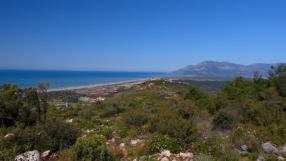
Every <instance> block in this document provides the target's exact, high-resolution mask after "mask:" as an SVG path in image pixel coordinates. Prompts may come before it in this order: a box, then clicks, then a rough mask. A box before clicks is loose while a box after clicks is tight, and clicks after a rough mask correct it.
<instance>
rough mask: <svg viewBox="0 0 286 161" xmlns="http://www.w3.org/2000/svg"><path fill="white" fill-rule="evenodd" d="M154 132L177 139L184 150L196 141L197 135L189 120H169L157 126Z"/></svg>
mask: <svg viewBox="0 0 286 161" xmlns="http://www.w3.org/2000/svg"><path fill="white" fill-rule="evenodd" d="M155 131H156V132H158V133H159V134H162V135H168V136H170V137H173V138H177V140H178V142H179V144H180V146H181V147H183V148H184V149H186V148H188V146H189V145H190V144H191V143H192V142H194V141H196V140H197V139H198V137H199V136H198V133H197V130H196V128H195V125H194V123H193V122H192V121H191V120H185V119H182V118H169V119H166V120H162V121H160V122H159V123H158V124H157V127H156V130H155Z"/></svg>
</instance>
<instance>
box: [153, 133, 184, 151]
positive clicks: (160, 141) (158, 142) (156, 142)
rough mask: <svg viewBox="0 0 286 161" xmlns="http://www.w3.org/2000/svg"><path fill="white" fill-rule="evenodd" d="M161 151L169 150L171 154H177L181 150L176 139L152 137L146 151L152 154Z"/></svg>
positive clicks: (162, 136)
mask: <svg viewBox="0 0 286 161" xmlns="http://www.w3.org/2000/svg"><path fill="white" fill-rule="evenodd" d="M162 149H165V150H170V151H171V152H172V153H178V152H180V151H181V150H182V148H180V146H179V144H178V142H177V139H175V138H170V137H168V136H164V135H154V136H153V137H152V139H151V143H150V146H149V148H148V151H149V152H150V153H152V154H153V153H158V152H161V151H162Z"/></svg>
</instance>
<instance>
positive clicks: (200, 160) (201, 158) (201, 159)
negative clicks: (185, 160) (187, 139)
mask: <svg viewBox="0 0 286 161" xmlns="http://www.w3.org/2000/svg"><path fill="white" fill-rule="evenodd" d="M194 160H195V161H212V160H213V158H212V156H210V155H206V154H199V155H197V156H195V157H194Z"/></svg>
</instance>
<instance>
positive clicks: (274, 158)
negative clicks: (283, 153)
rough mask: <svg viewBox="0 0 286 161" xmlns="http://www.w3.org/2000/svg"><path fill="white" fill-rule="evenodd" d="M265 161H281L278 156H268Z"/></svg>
mask: <svg viewBox="0 0 286 161" xmlns="http://www.w3.org/2000/svg"><path fill="white" fill-rule="evenodd" d="M265 161H279V160H278V157H277V156H276V155H274V154H270V155H267V157H266V158H265Z"/></svg>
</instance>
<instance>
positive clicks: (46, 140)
mask: <svg viewBox="0 0 286 161" xmlns="http://www.w3.org/2000/svg"><path fill="white" fill-rule="evenodd" d="M181 81H182V80H176V81H175V80H170V79H153V80H149V81H145V82H143V83H141V84H138V85H137V86H134V87H132V88H129V89H126V90H124V91H121V92H119V93H116V94H114V95H113V96H111V97H108V98H107V99H106V100H104V101H97V102H93V103H90V102H83V101H76V100H75V102H73V103H68V107H67V106H64V107H59V106H57V104H62V103H64V102H47V100H48V99H47V96H48V95H47V93H46V91H44V90H42V91H41V92H38V91H37V88H32V87H29V88H24V89H21V88H20V87H18V86H17V85H10V84H3V85H1V86H0V110H1V113H0V122H1V127H0V160H20V159H19V158H21V157H22V156H23V155H26V154H27V153H28V152H29V153H35V152H37V153H38V154H40V153H42V156H45V157H42V160H47V161H60V160H71V161H77V160H82V161H84V160H85V161H87V160H88V161H113V160H114V161H132V160H133V161H135V160H137V161H155V160H161V161H173V160H176V161H185V160H194V161H255V160H259V161H262V160H264V161H276V160H278V158H279V159H280V160H284V158H286V128H285V124H286V65H285V64H282V65H279V66H277V67H275V69H274V72H270V74H269V77H268V78H267V79H264V78H262V77H255V78H254V79H253V80H249V79H245V78H244V77H236V78H235V79H234V80H233V81H227V82H226V84H221V83H223V82H219V81H215V82H212V87H221V86H222V85H223V86H224V87H223V88H222V91H220V92H218V93H216V94H214V93H210V92H205V91H204V90H201V89H199V88H198V87H200V86H202V85H204V84H205V83H206V82H203V81H201V82H197V81H190V80H189V81H188V83H186V81H187V80H184V81H185V82H181ZM190 83H191V84H190ZM192 84H196V86H198V87H196V86H195V85H192ZM39 87H41V86H39ZM62 94H65V95H66V97H67V98H68V97H71V96H70V95H72V96H75V95H74V93H72V92H65V93H62ZM20 154H23V155H20ZM44 154H46V155H44ZM15 158H16V159H15ZM17 158H18V159H17ZM22 158H23V157H22ZM22 160H23V159H22ZM38 160H41V159H38Z"/></svg>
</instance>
